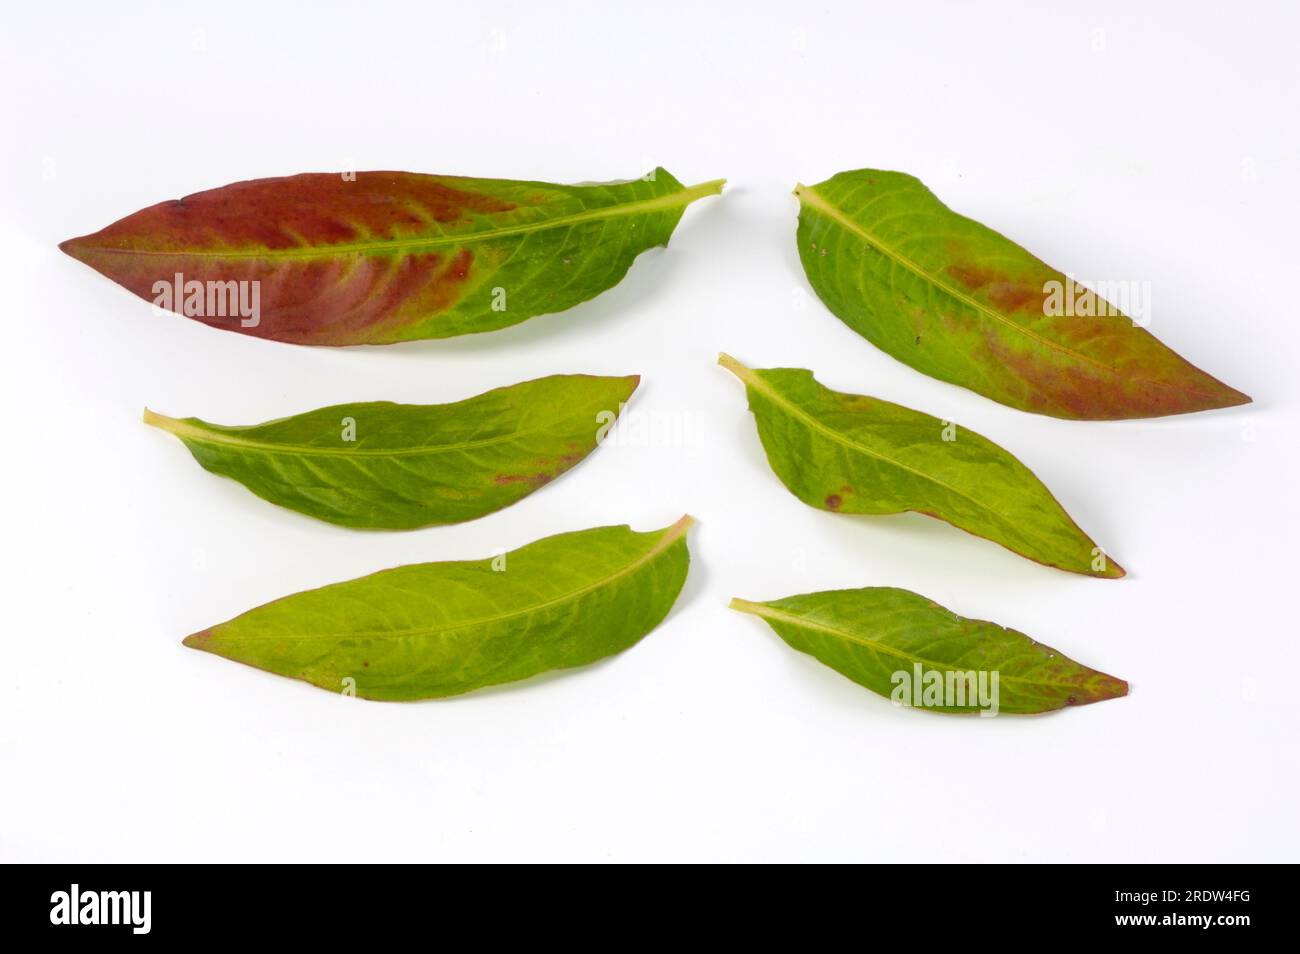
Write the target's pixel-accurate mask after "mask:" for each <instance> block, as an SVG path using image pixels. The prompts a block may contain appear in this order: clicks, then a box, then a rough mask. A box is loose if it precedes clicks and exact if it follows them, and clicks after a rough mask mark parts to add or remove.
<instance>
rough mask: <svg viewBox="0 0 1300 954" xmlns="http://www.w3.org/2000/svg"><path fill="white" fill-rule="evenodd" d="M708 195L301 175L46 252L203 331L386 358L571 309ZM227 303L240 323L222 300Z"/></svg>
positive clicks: (663, 177)
mask: <svg viewBox="0 0 1300 954" xmlns="http://www.w3.org/2000/svg"><path fill="white" fill-rule="evenodd" d="M721 189H722V181H721V180H718V181H715V182H708V183H704V184H702V185H698V186H694V187H692V188H685V187H683V186H682V184H681V183H680V182H678V181H677V180H676V179H675V178H673V177H672V176H671V175H670V174H669V173H668V172H666V171H665V170H663V169H656V170H655V171H654V173H652V174H650V175H647V176H645V177H644V178H642V179H636V180H632V181H628V182H617V183H606V184H598V185H576V186H569V185H553V184H550V183H545V182H520V181H513V180H504V179H468V178H461V177H457V176H434V175H418V174H414V173H408V172H359V173H355V174H347V175H340V174H325V173H309V174H306V175H298V176H289V177H286V178H277V179H254V180H252V181H250V182H238V183H235V184H233V185H228V186H224V187H222V188H219V189H212V190H209V191H207V192H199V193H197V194H195V195H191V196H187V197H185V198H183V199H177V200H172V201H168V202H162V203H159V204H158V205H154V206H150V207H149V208H147V209H142V210H141V211H139V212H136V213H135V214H134V215H129V216H127V217H126V218H124V219H120V220H119V221H117V222H114V223H113V224H112V225H110V226H108V227H107V228H105V229H103V230H101V231H99V232H96V233H94V234H93V235H86V236H82V237H81V238H75V239H71V240H69V241H67V242H64V243H63V244H62V245H61V246H60V248H62V249H63V251H65V252H67V253H68V254H69V255H71V256H73V257H74V258H76V259H78V260H80V261H82V262H84V263H86V264H87V265H89V266H90V267H91V268H93V269H95V270H96V271H98V272H100V273H102V274H103V275H106V276H107V277H108V278H111V279H112V280H113V281H115V282H117V283H118V284H120V285H122V286H123V287H125V288H127V289H128V290H129V291H131V292H133V293H134V294H136V295H139V296H140V297H141V298H143V299H145V300H147V301H150V302H153V303H155V304H158V305H161V306H162V307H165V308H168V309H169V310H172V311H176V312H178V313H180V314H184V315H186V316H187V317H192V318H195V319H196V320H198V321H202V322H204V323H205V324H208V325H212V326H214V327H218V328H224V329H227V330H230V331H238V332H241V333H243V334H249V335H254V336H256V337H260V338H271V339H274V340H276V341H287V342H292V343H294V344H317V345H350V344H389V343H392V342H395V341H406V340H411V339H418V338H446V337H451V336H453V335H463V334H472V333H476V332H482V331H493V330H496V329H498V328H504V327H507V326H509V325H513V324H517V323H518V322H521V321H523V320H525V319H527V318H531V317H533V316H534V315H540V314H544V313H547V312H555V311H562V310H564V309H566V308H570V307H572V306H574V305H576V304H578V303H579V302H582V301H586V300H587V299H589V298H592V297H594V296H595V295H598V294H599V293H600V292H602V291H605V290H606V289H608V288H611V287H612V286H613V285H615V284H617V283H618V282H619V280H620V279H622V277H623V276H624V275H625V274H626V273H627V270H628V268H629V267H630V266H631V264H632V261H633V260H634V259H635V258H636V257H637V255H639V254H640V253H641V252H643V251H645V250H646V249H648V248H651V247H653V246H656V245H664V244H667V242H668V238H669V236H670V235H672V232H673V229H674V228H675V227H676V225H677V222H678V220H679V219H680V218H681V215H682V212H683V210H684V209H685V208H686V206H687V205H689V204H690V203H691V202H693V201H694V200H695V199H697V198H700V197H702V196H706V195H714V194H716V193H718V192H720V191H721ZM230 283H234V284H230ZM240 283H244V284H242V285H241V284H240ZM254 283H255V284H254ZM241 292H242V293H243V294H244V298H243V304H244V305H245V306H247V307H244V308H243V310H242V311H241V310H240V308H239V307H237V305H236V304H235V303H236V302H238V299H237V297H236V298H232V296H238V295H239V294H240V293H241ZM254 293H256V298H255V299H254ZM254 301H256V305H257V307H256V314H253V315H250V314H248V313H250V312H252V311H253V308H252V302H254Z"/></svg>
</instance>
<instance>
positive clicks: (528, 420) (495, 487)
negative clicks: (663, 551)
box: [145, 374, 640, 530]
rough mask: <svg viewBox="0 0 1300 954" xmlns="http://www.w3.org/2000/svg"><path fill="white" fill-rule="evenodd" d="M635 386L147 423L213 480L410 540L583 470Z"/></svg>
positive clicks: (609, 380)
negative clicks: (243, 419) (252, 418)
mask: <svg viewBox="0 0 1300 954" xmlns="http://www.w3.org/2000/svg"><path fill="white" fill-rule="evenodd" d="M639 380H640V379H639V377H638V376H636V375H629V376H627V377H598V376H594V375H585V374H569V375H551V376H549V377H545V378H539V379H537V380H534V381H524V382H522V383H520V384H514V385H510V386H508V387H502V388H496V389H494V390H491V391H487V392H485V393H483V394H479V395H477V396H475V397H472V398H469V399H467V400H464V401H457V402H455V403H452V404H435V405H415V404H393V403H390V402H387V401H373V402H363V403H357V404H340V405H336V406H333V407H326V408H320V409H318V410H315V411H309V412H307V413H304V414H298V415H294V416H292V417H286V418H281V419H279V420H275V421H269V422H267V423H265V424H255V425H250V426H243V427H232V426H224V425H219V424H210V423H208V422H206V421H201V420H199V419H198V418H185V419H183V420H177V419H175V418H169V417H164V416H163V415H160V414H155V413H153V412H152V411H147V410H146V412H145V421H146V422H148V423H150V424H154V425H155V426H157V427H160V428H162V429H164V430H167V431H169V432H171V433H173V434H175V435H176V436H177V437H178V438H180V439H181V441H183V442H184V444H185V446H186V447H188V448H189V450H190V453H192V454H193V455H194V458H195V459H196V460H197V461H198V462H199V463H200V464H201V465H202V466H203V467H204V468H205V469H207V470H209V471H211V472H213V473H215V474H221V475H223V476H226V477H231V478H233V479H234V480H237V481H239V482H240V483H242V484H244V486H246V487H248V489H249V490H251V491H252V492H253V493H255V494H257V495H258V496H259V497H261V498H263V499H264V500H269V501H270V502H272V503H275V504H278V505H280V506H282V507H288V508H289V509H291V510H296V511H298V512H299V513H304V514H307V515H308V516H312V517H316V518H318V519H320V520H325V521H328V522H330V523H335V524H338V525H340V526H346V527H356V528H366V529H384V530H409V529H413V528H416V527H424V526H431V525H434V524H446V523H459V522H461V521H465V520H473V519H476V518H478V517H482V516H484V515H485V514H489V513H492V512H494V511H496V510H500V509H501V508H503V507H508V506H510V505H511V504H513V503H515V502H517V501H518V500H520V499H522V498H523V497H526V496H528V495H529V494H531V493H532V492H533V491H535V490H537V489H538V488H540V487H542V486H544V485H545V484H547V483H549V482H550V481H551V480H553V479H554V478H556V477H558V476H559V475H561V474H563V473H564V472H565V471H567V470H569V469H570V468H571V467H573V466H575V465H576V464H578V463H579V462H580V461H582V460H583V459H584V458H585V457H586V456H587V455H588V454H589V453H591V451H592V450H593V449H594V448H595V447H596V444H597V440H598V437H599V436H600V434H601V433H602V431H603V430H605V429H607V428H608V427H609V426H610V424H611V423H612V422H613V421H614V420H615V419H616V418H617V416H618V415H619V413H620V412H621V410H622V408H623V405H624V403H625V402H626V401H627V400H628V399H629V398H630V397H631V395H632V392H633V391H634V390H635V389H636V387H637V383H638V382H639Z"/></svg>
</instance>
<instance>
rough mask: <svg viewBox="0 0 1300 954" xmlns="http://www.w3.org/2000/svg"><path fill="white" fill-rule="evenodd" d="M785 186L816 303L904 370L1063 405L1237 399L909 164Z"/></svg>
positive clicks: (1090, 407)
mask: <svg viewBox="0 0 1300 954" xmlns="http://www.w3.org/2000/svg"><path fill="white" fill-rule="evenodd" d="M795 194H796V195H797V196H798V197H799V202H800V208H799V232H798V243H799V258H800V260H801V261H802V262H803V267H804V271H805V272H807V274H808V280H809V282H811V283H812V286H813V288H814V289H815V290H816V292H817V294H818V295H819V296H820V297H821V299H822V301H824V302H825V303H826V307H827V308H829V309H830V310H831V311H832V312H834V313H835V315H837V316H838V317H839V318H840V319H841V320H843V321H844V323H845V324H847V325H848V326H849V327H850V328H852V329H853V330H854V331H856V332H857V333H858V334H860V335H862V336H863V337H864V338H866V339H867V340H868V341H870V342H871V343H872V344H874V345H875V346H876V347H877V348H880V349H881V350H882V351H885V352H887V353H888V354H890V355H892V356H894V357H895V358H897V359H898V360H899V361H902V362H903V363H904V364H906V365H909V366H910V367H913V368H915V369H916V370H918V371H921V372H923V373H925V374H928V375H931V376H932V377H936V378H939V379H940V380H941V381H948V382H950V383H952V384H959V385H961V386H962V387H964V388H970V389H971V390H972V391H976V392H978V393H979V394H983V395H984V396H985V397H989V398H992V399H993V400H995V401H1001V402H1002V403H1003V404H1007V405H1010V406H1011V407H1014V408H1019V409H1020V410H1023V411H1033V412H1035V413H1038V414H1048V415H1051V416H1053V417H1064V418H1082V419H1089V420H1111V419H1116V418H1136V417H1160V416H1163V415H1166V414H1185V413H1187V412H1190V411H1204V410H1208V409H1211V408H1219V407H1230V406H1232V405H1235V404H1246V403H1249V401H1250V398H1249V397H1247V396H1246V395H1244V394H1242V393H1241V392H1240V391H1237V390H1235V389H1233V388H1230V387H1228V386H1227V385H1226V384H1224V383H1223V382H1221V381H1218V380H1216V379H1215V378H1212V377H1210V375H1208V374H1206V373H1205V372H1204V371H1201V370H1200V369H1199V368H1196V367H1194V366H1192V365H1191V364H1189V363H1188V362H1187V361H1185V360H1183V359H1182V358H1181V357H1179V356H1178V355H1177V354H1175V353H1174V352H1173V351H1171V350H1169V349H1168V348H1167V347H1165V346H1164V345H1163V344H1161V343H1160V342H1159V341H1158V340H1157V339H1156V338H1155V337H1154V336H1152V335H1151V334H1150V333H1148V332H1147V331H1146V330H1145V329H1143V328H1140V327H1137V326H1136V325H1135V324H1134V323H1133V320H1132V319H1131V318H1129V317H1128V316H1126V315H1124V314H1123V313H1122V312H1121V311H1120V310H1119V309H1118V308H1116V307H1115V306H1114V303H1112V302H1107V301H1106V300H1105V299H1103V298H1101V297H1099V296H1098V295H1096V294H1094V293H1093V292H1091V291H1089V290H1087V289H1085V288H1083V287H1082V286H1079V285H1077V284H1076V283H1075V282H1074V281H1073V279H1071V278H1069V277H1068V276H1066V275H1064V274H1062V273H1061V272H1059V271H1057V270H1056V269H1054V268H1052V267H1051V266H1049V265H1046V264H1044V263H1043V262H1041V261H1039V260H1038V259H1037V258H1035V257H1034V256H1033V255H1031V254H1030V253H1029V252H1027V251H1025V249H1023V248H1021V247H1020V246H1019V245H1017V244H1015V243H1014V242H1012V241H1011V240H1010V239H1008V238H1006V237H1005V236H1002V235H999V234H998V233H997V232H994V231H993V230H992V229H989V228H986V227H984V226H983V225H980V224H979V223H978V222H975V221H972V220H971V219H968V218H966V217H965V216H962V215H958V214H957V213H956V212H953V211H952V210H951V209H949V208H948V207H947V206H945V205H944V204H943V203H942V202H940V201H939V200H938V199H937V198H935V195H934V193H932V192H931V191H930V190H929V189H927V188H926V187H925V186H924V185H922V184H921V182H920V181H919V180H917V179H915V178H913V177H912V176H909V175H906V174H904V173H901V172H882V171H880V170H877V169H860V170H857V171H855V172H841V173H840V174H839V175H836V176H832V177H831V178H830V179H827V180H826V181H825V182H822V183H819V184H817V185H815V186H804V185H800V186H798V187H797V188H796V189H795ZM1128 287H1131V286H1128ZM1103 306H1105V310H1103ZM1147 317H1149V316H1147Z"/></svg>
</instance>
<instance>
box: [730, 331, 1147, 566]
mask: <svg viewBox="0 0 1300 954" xmlns="http://www.w3.org/2000/svg"><path fill="white" fill-rule="evenodd" d="M719 363H720V364H722V365H723V367H725V368H727V369H728V370H729V371H731V372H732V373H733V374H734V375H736V377H738V378H740V380H741V381H743V382H744V383H745V391H746V394H747V395H748V396H749V409H750V410H751V411H753V412H754V419H755V421H756V423H757V424H758V436H759V438H760V440H762V442H763V450H764V451H765V452H766V453H767V460H768V463H769V464H771V466H772V470H773V471H775V472H776V475H777V476H778V477H780V478H781V482H782V483H784V484H785V485H786V487H787V488H789V490H790V492H791V493H792V494H794V495H795V496H796V497H798V498H799V499H800V500H802V501H803V502H804V503H806V504H809V505H811V506H813V507H817V508H818V509H819V510H830V511H834V512H836V513H859V514H887V513H903V512H904V511H909V510H910V511H915V512H916V513H923V514H926V515H927V516H931V517H937V518H938V519H940V520H944V521H947V522H948V523H950V524H952V525H953V526H955V527H960V528H961V529H963V530H966V531H968V532H969V533H973V534H975V535H976V536H980V537H984V538H986V539H989V540H992V541H994V542H995V543H1000V544H1002V545H1003V546H1004V547H1006V548H1007V549H1008V550H1011V551H1013V552H1015V553H1019V554H1020V555H1021V556H1026V557H1028V558H1029V559H1031V560H1036V561H1038V562H1039V563H1044V564H1046V565H1047V566H1054V567H1059V568H1060V569H1062V570H1069V571H1071V572H1073V573H1086V574H1088V575H1090V576H1101V577H1109V578H1117V577H1121V576H1123V575H1124V570H1123V568H1122V567H1120V566H1119V565H1118V564H1117V563H1115V562H1114V561H1113V560H1110V559H1109V558H1108V557H1107V556H1106V554H1105V553H1104V552H1103V551H1102V549H1101V548H1100V547H1098V546H1097V544H1095V543H1093V541H1092V539H1091V538H1089V537H1088V535H1087V534H1086V533H1084V532H1083V531H1082V530H1080V529H1079V527H1078V526H1077V525H1076V524H1075V522H1074V521H1073V520H1071V519H1070V515H1069V514H1067V513H1066V512H1065V510H1064V509H1063V508H1062V507H1061V505H1060V504H1059V503H1057V502H1056V498H1055V497H1053V496H1052V494H1051V492H1050V491H1049V490H1048V489H1047V488H1046V487H1045V486H1043V483H1042V481H1040V480H1039V479H1038V478H1037V477H1035V476H1034V475H1033V473H1032V472H1031V471H1030V470H1029V468H1028V467H1026V466H1025V465H1024V464H1022V463H1020V461H1018V460H1016V458H1014V457H1013V456H1011V454H1009V453H1008V452H1007V451H1005V450H1003V449H1002V448H1001V447H999V446H998V445H997V444H994V443H993V442H992V441H990V440H988V439H987V438H984V437H981V436H980V435H979V434H976V433H975V432H974V431H968V430H965V429H963V428H958V427H957V426H956V425H953V424H951V423H950V422H947V421H941V420H939V419H938V418H937V417H931V416H930V415H929V414H923V413H921V412H920V411H913V410H911V409H910V408H906V407H901V406H900V405H897V404H890V403H889V402H888V401H882V400H880V399H879V398H874V397H868V396H866V395H862V394H844V393H841V392H839V391H832V390H831V389H830V388H827V387H825V386H824V385H822V384H821V383H819V382H818V381H817V380H816V379H815V378H814V377H813V375H812V372H811V371H805V370H803V369H801V368H771V369H767V370H755V369H750V368H747V367H745V366H744V365H743V364H741V363H740V362H738V361H736V359H735V358H732V357H730V356H729V355H725V354H724V355H722V356H721V357H720V358H719Z"/></svg>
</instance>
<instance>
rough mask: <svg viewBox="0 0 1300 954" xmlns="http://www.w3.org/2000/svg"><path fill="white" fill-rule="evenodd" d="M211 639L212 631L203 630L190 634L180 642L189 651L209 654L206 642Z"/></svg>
mask: <svg viewBox="0 0 1300 954" xmlns="http://www.w3.org/2000/svg"><path fill="white" fill-rule="evenodd" d="M211 638H212V630H210V629H204V630H200V631H199V632H197V633H190V635H188V636H186V637H185V638H184V639H182V640H181V645H182V646H185V647H187V648H189V649H198V650H201V651H203V652H210V651H211V650H209V649H208V645H207V644H208V640H209V639H211Z"/></svg>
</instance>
